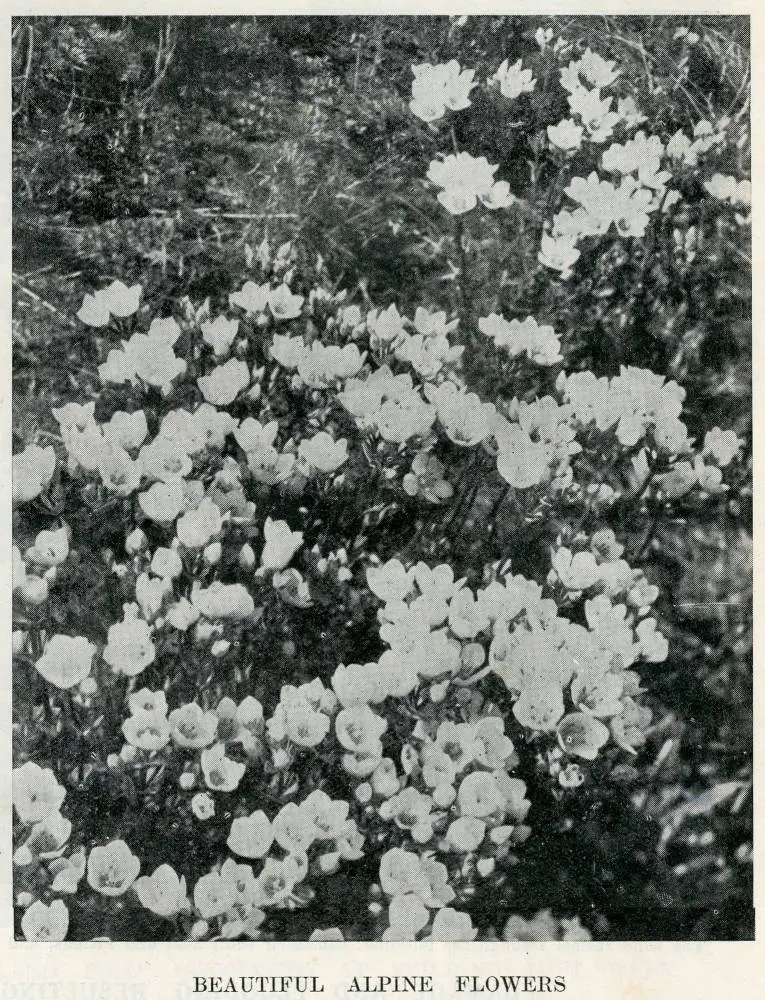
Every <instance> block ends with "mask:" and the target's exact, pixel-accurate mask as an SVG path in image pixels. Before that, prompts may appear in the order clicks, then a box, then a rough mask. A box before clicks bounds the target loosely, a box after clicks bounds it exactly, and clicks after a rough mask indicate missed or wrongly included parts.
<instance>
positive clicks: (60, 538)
mask: <svg viewBox="0 0 765 1000" xmlns="http://www.w3.org/2000/svg"><path fill="white" fill-rule="evenodd" d="M16 551H18V549H16ZM68 555H69V532H68V531H67V529H66V528H59V529H58V530H57V531H41V532H39V533H38V535H37V537H36V538H35V543H34V545H32V546H30V547H29V548H28V549H27V551H26V553H25V558H26V559H27V560H28V561H29V562H31V563H36V564H37V565H38V566H48V567H50V566H60V565H61V563H63V562H64V561H65V559H66V557H67V556H68ZM22 565H23V564H22ZM14 586H15V584H14Z"/></svg>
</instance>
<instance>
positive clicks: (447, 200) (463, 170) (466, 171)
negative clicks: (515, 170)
mask: <svg viewBox="0 0 765 1000" xmlns="http://www.w3.org/2000/svg"><path fill="white" fill-rule="evenodd" d="M496 171H497V167H496V166H492V165H491V164H490V163H489V161H488V160H487V159H486V157H485V156H480V157H477V158H476V157H474V156H471V155H470V153H465V152H462V153H457V154H454V153H451V154H450V155H449V156H447V157H446V158H445V159H444V160H443V161H439V160H433V161H432V162H431V164H430V167H429V168H428V174H427V176H428V180H429V181H432V183H433V184H436V185H437V186H438V187H440V188H442V189H443V190H442V191H440V192H439V193H438V200H439V201H440V202H441V204H442V205H443V206H444V208H445V209H446V210H447V212H450V213H451V214H452V215H462V214H463V213H465V212H469V211H470V210H471V209H472V208H475V206H476V205H477V204H478V201H479V200H480V201H482V202H483V203H484V204H485V205H486V206H487V207H488V208H503V207H505V206H506V205H507V204H509V201H508V195H509V188H508V190H507V191H506V190H505V186H503V187H502V188H501V189H500V190H499V191H498V192H494V195H493V188H495V186H496V185H495V182H494V174H495V173H496Z"/></svg>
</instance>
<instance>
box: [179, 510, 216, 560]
mask: <svg viewBox="0 0 765 1000" xmlns="http://www.w3.org/2000/svg"><path fill="white" fill-rule="evenodd" d="M222 527H223V516H222V515H221V512H220V507H218V505H217V504H216V503H215V502H214V501H213V500H210V499H209V497H205V498H204V500H202V502H201V503H200V504H199V506H198V507H197V509H196V510H190V511H189V512H188V513H187V514H184V515H183V516H182V517H179V518H178V523H177V524H176V533H177V535H178V541H179V542H180V543H181V545H185V546H186V548H189V549H201V548H203V547H204V546H205V545H207V543H208V542H209V541H210V540H211V539H212V538H214V537H215V536H216V535H218V534H220V532H221V529H222Z"/></svg>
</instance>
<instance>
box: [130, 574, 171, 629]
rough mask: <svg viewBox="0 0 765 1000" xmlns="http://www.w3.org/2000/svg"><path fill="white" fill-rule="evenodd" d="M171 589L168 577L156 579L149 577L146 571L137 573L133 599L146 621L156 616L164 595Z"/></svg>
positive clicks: (160, 608)
mask: <svg viewBox="0 0 765 1000" xmlns="http://www.w3.org/2000/svg"><path fill="white" fill-rule="evenodd" d="M171 591H172V585H171V584H170V581H169V580H168V579H166V578H159V579H157V578H156V577H150V576H149V574H148V573H139V575H138V577H137V578H136V581H135V599H136V603H137V604H138V606H139V608H140V609H141V614H142V615H143V616H144V618H145V619H146V621H148V622H150V621H153V620H154V619H155V618H156V617H157V615H158V614H159V612H160V611H161V610H162V604H163V603H164V600H165V597H166V596H167V594H168V593H170V592H171Z"/></svg>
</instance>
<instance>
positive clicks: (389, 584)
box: [366, 559, 412, 603]
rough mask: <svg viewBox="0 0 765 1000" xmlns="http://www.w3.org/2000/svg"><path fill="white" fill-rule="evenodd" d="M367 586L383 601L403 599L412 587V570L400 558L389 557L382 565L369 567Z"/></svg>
mask: <svg viewBox="0 0 765 1000" xmlns="http://www.w3.org/2000/svg"><path fill="white" fill-rule="evenodd" d="M366 577H367V586H368V587H369V589H370V590H371V591H372V593H373V594H374V595H375V597H379V598H380V600H381V601H384V602H385V603H389V602H392V601H403V600H404V599H405V598H406V596H407V594H408V593H409V592H410V590H411V589H412V572H411V570H407V569H405V568H404V566H403V564H402V563H401V562H399V560H398V559H389V560H388V562H386V563H384V564H383V565H382V566H369V567H367V573H366Z"/></svg>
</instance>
